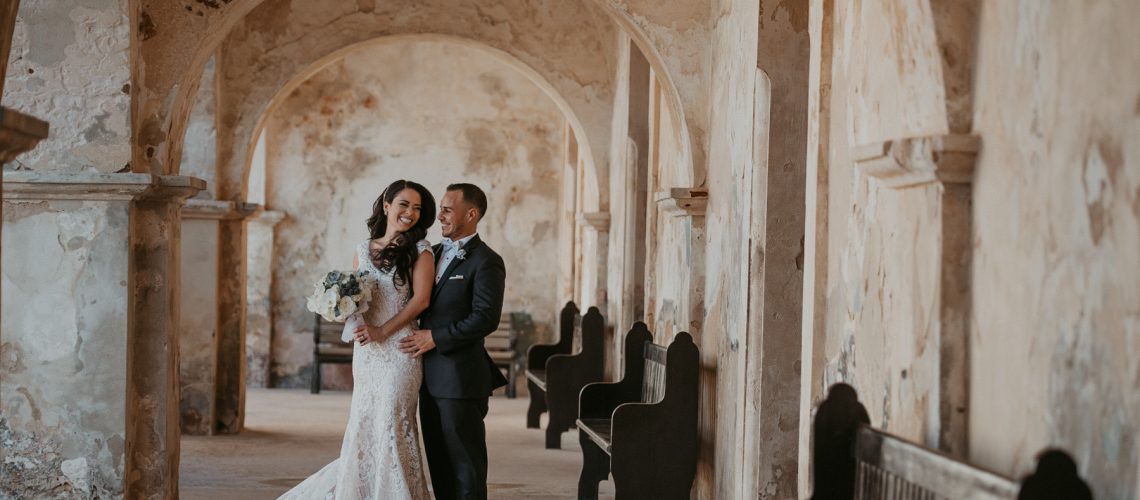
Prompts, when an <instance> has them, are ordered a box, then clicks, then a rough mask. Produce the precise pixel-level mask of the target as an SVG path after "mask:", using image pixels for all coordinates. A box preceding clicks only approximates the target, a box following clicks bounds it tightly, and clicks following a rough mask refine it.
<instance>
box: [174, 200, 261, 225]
mask: <svg viewBox="0 0 1140 500" xmlns="http://www.w3.org/2000/svg"><path fill="white" fill-rule="evenodd" d="M260 208H261V207H260V205H257V204H256V203H244V202H240V201H220V200H204V199H199V198H191V199H189V200H186V204H185V205H183V206H182V218H183V219H209V220H242V219H247V218H251V217H253V216H254V215H255V214H256V213H258V211H259V209H260Z"/></svg>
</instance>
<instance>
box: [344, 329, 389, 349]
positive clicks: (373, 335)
mask: <svg viewBox="0 0 1140 500" xmlns="http://www.w3.org/2000/svg"><path fill="white" fill-rule="evenodd" d="M352 336H353V337H355V338H356V341H357V342H360V345H365V344H367V343H369V342H372V341H378V340H383V339H384V337H385V335H384V332H383V331H381V330H380V327H378V326H372V325H360V326H358V327H356V328H354V329H353V330H352Z"/></svg>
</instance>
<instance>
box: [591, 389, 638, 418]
mask: <svg viewBox="0 0 1140 500" xmlns="http://www.w3.org/2000/svg"><path fill="white" fill-rule="evenodd" d="M625 393H626V391H624V390H623V388H622V384H621V382H617V383H608V382H594V383H592V384H586V386H585V387H583V388H582V392H581V393H580V394H579V395H578V418H580V419H587V418H611V417H613V413H614V409H615V408H617V407H618V405H620V404H622V403H629V402H631V401H630V400H629V398H628V397H626V394H625Z"/></svg>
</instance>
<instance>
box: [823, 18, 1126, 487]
mask: <svg viewBox="0 0 1140 500" xmlns="http://www.w3.org/2000/svg"><path fill="white" fill-rule="evenodd" d="M925 5H926V4H925V3H924V2H902V1H899V2H887V3H881V4H877V3H863V4H861V5H859V6H856V5H853V4H847V3H845V2H837V3H836V8H835V23H836V25H835V32H834V37H835V53H834V64H833V66H832V71H833V74H832V81H831V82H830V83H831V84H832V85H831V89H830V90H831V94H830V102H829V106H830V113H831V122H830V123H829V124H825V125H823V126H824V127H828V129H829V130H830V133H829V136H830V147H829V151H828V156H829V158H828V160H827V161H828V164H829V165H828V169H829V178H828V180H827V182H828V185H829V199H828V201H827V211H828V213H827V219H828V220H829V226H828V236H827V238H828V243H827V246H828V250H827V252H828V260H827V266H828V268H827V276H828V278H827V281H828V284H827V287H826V291H825V292H822V293H826V298H825V299H824V303H825V304H826V313H825V314H826V321H825V322H824V323H825V325H826V332H827V333H826V335H825V337H826V338H825V344H824V345H823V346H816V347H817V349H823V350H824V356H825V358H826V368H825V370H824V373H823V377H824V379H823V380H816V381H814V383H815V384H819V385H820V386H821V387H826V386H827V385H828V384H830V383H833V382H836V381H841V380H842V381H848V382H852V383H853V384H854V385H855V386H856V388H857V389H858V390H859V393H860V397H861V399H862V400H863V402H864V404H865V405H866V406H867V409H868V412H869V413H870V415H871V421H872V423H874V424H875V425H876V426H879V427H883V428H886V429H888V430H890V431H891V432H895V433H898V434H901V435H903V436H906V437H908V438H910V439H914V440H916V441H919V442H925V443H927V444H932V443H933V442H934V441H936V436H935V435H932V431H933V430H936V429H935V428H936V427H937V420H938V415H937V411H938V408H937V398H938V394H937V385H938V365H937V363H938V354H937V351H938V341H937V338H936V336H934V335H931V331H932V330H931V329H932V327H933V325H934V324H935V323H936V322H937V320H938V318H937V314H938V311H937V305H936V304H937V300H938V299H937V293H938V279H939V277H938V276H939V275H938V267H937V264H938V263H937V262H936V260H935V259H934V258H932V256H935V255H938V247H939V245H940V243H941V235H940V229H939V224H940V220H941V214H940V206H939V203H938V199H939V190H940V189H941V188H940V187H938V186H937V185H929V186H926V187H912V188H905V189H888V188H884V187H881V186H880V185H879V184H878V183H877V181H875V180H873V179H870V178H868V177H866V176H865V175H863V174H862V172H860V171H859V170H858V169H856V168H855V167H854V166H853V164H852V160H851V157H850V156H851V155H850V148H852V147H854V146H857V145H861V144H867V143H873V142H876V141H881V140H884V139H890V138H895V137H907V136H919V135H929V134H940V133H946V132H947V116H946V111H945V108H944V106H943V99H944V98H945V96H943V95H942V94H941V93H942V92H943V87H942V86H941V85H940V80H941V75H940V74H939V69H938V61H939V57H940V55H939V54H940V52H939V48H938V47H937V45H936V43H935V42H934V40H935V37H934V34H933V27H932V26H931V23H930V20H929V17H928V16H929V8H928V7H926V8H925V10H924V6H925ZM980 5H981V9H982V10H981V15H980V19H981V25H980V34H979V36H978V39H977V44H978V45H977V49H976V51H977V52H976V53H977V54H978V56H977V61H976V65H975V74H974V75H975V76H974V103H975V107H974V117H973V124H974V131H975V133H977V134H978V135H979V136H980V137H981V139H982V150H981V152H980V153H979V155H978V162H977V170H976V177H975V179H974V183H973V190H974V199H973V209H972V213H973V234H972V240H973V249H974V250H973V251H974V253H973V259H974V261H973V268H972V271H971V272H972V293H973V297H972V306H971V307H972V318H971V322H970V323H971V325H970V331H971V334H970V335H971V337H970V345H971V350H970V357H971V360H970V380H971V386H970V398H969V433H968V435H969V449H970V451H969V457H968V458H969V460H970V461H972V462H975V463H978V464H980V465H983V466H986V467H990V468H993V469H994V470H997V471H999V472H1001V473H1004V474H1007V475H1010V476H1013V477H1019V476H1021V475H1022V474H1025V473H1027V472H1028V471H1030V470H1031V469H1032V467H1033V465H1034V455H1035V454H1036V453H1037V452H1038V451H1039V450H1041V449H1042V448H1045V447H1047V446H1059V447H1062V448H1065V449H1066V450H1068V451H1069V452H1070V453H1072V455H1073V456H1074V458H1075V459H1076V460H1077V463H1078V464H1079V467H1080V470H1081V472H1082V474H1084V475H1085V476H1086V477H1087V478H1088V479H1089V481H1090V485H1092V487H1093V491H1094V494H1095V495H1096V496H1097V497H1098V498H1133V497H1135V495H1136V494H1137V493H1140V449H1138V447H1137V445H1136V440H1135V439H1134V436H1135V435H1136V434H1137V433H1138V432H1140V426H1138V425H1137V424H1136V422H1140V395H1138V393H1137V391H1136V390H1135V388H1136V387H1137V386H1138V384H1140V361H1137V360H1136V356H1135V355H1134V353H1135V352H1137V348H1138V347H1140V326H1138V325H1140V309H1138V307H1137V304H1140V295H1138V294H1140V289H1138V288H1137V287H1136V285H1135V283H1136V282H1137V280H1138V278H1140V258H1138V257H1137V253H1136V249H1137V248H1140V229H1138V228H1140V208H1138V207H1140V167H1138V165H1140V140H1138V139H1137V138H1138V137H1140V133H1138V131H1140V83H1138V82H1137V81H1136V80H1135V79H1129V78H1122V77H1121V75H1134V74H1138V73H1140V51H1138V50H1137V48H1136V45H1135V44H1134V43H1132V41H1131V40H1132V36H1131V34H1130V33H1131V32H1132V28H1131V27H1130V24H1129V21H1128V19H1133V18H1135V17H1136V16H1137V15H1138V14H1140V8H1138V7H1137V6H1135V5H1131V4H1130V5H1127V6H1125V5H1123V4H1115V5H1109V4H1104V3H1098V2H1064V3H1059V4H1048V3H1037V2H1004V1H998V0H988V1H982V2H981V3H980ZM884 54H887V55H888V56H889V57H884Z"/></svg>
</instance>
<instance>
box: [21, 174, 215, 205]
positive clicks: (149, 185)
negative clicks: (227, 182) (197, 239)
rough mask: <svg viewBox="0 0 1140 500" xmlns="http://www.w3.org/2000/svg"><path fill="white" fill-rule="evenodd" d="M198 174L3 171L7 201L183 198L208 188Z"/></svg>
mask: <svg viewBox="0 0 1140 500" xmlns="http://www.w3.org/2000/svg"><path fill="white" fill-rule="evenodd" d="M205 187H206V181H204V180H202V179H198V178H195V177H185V176H177V175H163V176H159V175H152V174H126V173H124V174H109V173H98V172H42V171H35V170H17V171H8V172H4V199H5V200H82V201H131V200H136V199H140V198H148V199H161V198H184V197H188V196H193V195H194V193H197V192H198V191H201V190H202V189H205Z"/></svg>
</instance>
